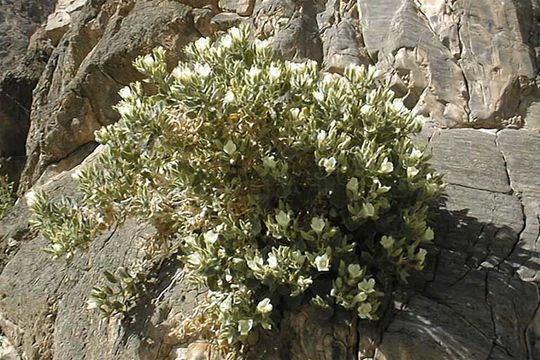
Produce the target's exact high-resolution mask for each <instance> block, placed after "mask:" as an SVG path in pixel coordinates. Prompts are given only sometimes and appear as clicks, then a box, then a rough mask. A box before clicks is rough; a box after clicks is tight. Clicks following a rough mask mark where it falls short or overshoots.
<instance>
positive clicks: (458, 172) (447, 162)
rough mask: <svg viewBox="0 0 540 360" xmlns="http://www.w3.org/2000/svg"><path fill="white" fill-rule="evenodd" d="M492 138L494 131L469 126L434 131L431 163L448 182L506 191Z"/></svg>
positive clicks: (500, 158)
mask: <svg viewBox="0 0 540 360" xmlns="http://www.w3.org/2000/svg"><path fill="white" fill-rule="evenodd" d="M496 137H497V136H496V134H495V132H482V131H477V130H470V129H456V130H451V131H439V132H436V133H435V134H434V135H433V136H432V139H431V147H430V148H431V150H430V153H431V154H432V155H433V163H434V164H435V166H436V167H437V169H438V170H439V171H440V172H441V173H443V174H445V175H446V181H447V182H449V183H451V184H457V185H462V186H466V187H469V188H476V189H483V190H489V191H496V192H501V193H508V192H510V191H511V188H510V183H509V182H508V175H507V174H506V170H505V162H504V158H503V155H502V154H501V153H500V151H498V149H497V144H496V142H495V141H496ZM465 159H469V161H464V160H465Z"/></svg>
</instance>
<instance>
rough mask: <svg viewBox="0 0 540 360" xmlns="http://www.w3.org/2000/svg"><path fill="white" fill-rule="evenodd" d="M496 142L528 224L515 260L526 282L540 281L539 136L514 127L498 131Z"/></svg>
mask: <svg viewBox="0 0 540 360" xmlns="http://www.w3.org/2000/svg"><path fill="white" fill-rule="evenodd" d="M497 144H498V146H499V148H500V149H501V152H502V154H503V155H504V158H505V161H506V164H507V166H508V176H509V180H510V184H511V186H512V190H513V192H514V194H515V195H516V196H519V197H520V199H521V202H522V205H523V217H524V219H525V224H524V225H523V227H522V228H521V229H520V233H519V243H518V247H517V248H518V250H519V251H516V252H515V253H514V257H513V261H515V262H516V263H517V266H518V267H519V268H518V270H517V274H518V275H519V276H520V277H521V278H522V279H523V280H526V281H534V282H538V281H539V280H540V273H539V270H540V259H539V258H538V253H539V252H540V220H539V219H540V187H539V186H538V181H536V182H535V181H531V179H534V178H535V176H536V175H535V174H540V164H539V163H538V159H537V156H536V154H538V152H539V151H540V135H539V134H535V133H531V132H527V131H515V130H503V131H501V132H499V133H498V136H497Z"/></svg>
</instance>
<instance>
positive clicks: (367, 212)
mask: <svg viewBox="0 0 540 360" xmlns="http://www.w3.org/2000/svg"><path fill="white" fill-rule="evenodd" d="M360 215H361V216H362V217H365V218H368V217H372V216H373V215H375V207H374V206H373V204H372V203H369V202H368V203H364V204H363V205H362V210H361V211H360Z"/></svg>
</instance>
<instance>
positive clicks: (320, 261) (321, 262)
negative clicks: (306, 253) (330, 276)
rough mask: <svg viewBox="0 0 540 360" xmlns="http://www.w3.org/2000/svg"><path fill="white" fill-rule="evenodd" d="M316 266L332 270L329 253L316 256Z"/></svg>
mask: <svg viewBox="0 0 540 360" xmlns="http://www.w3.org/2000/svg"><path fill="white" fill-rule="evenodd" d="M315 266H317V270H319V271H329V270H330V257H329V256H328V254H323V255H319V256H317V257H316V258H315Z"/></svg>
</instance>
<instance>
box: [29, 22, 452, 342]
mask: <svg viewBox="0 0 540 360" xmlns="http://www.w3.org/2000/svg"><path fill="white" fill-rule="evenodd" d="M185 54H186V60H185V61H183V62H181V63H179V65H178V66H177V67H176V68H175V69H174V70H173V71H172V73H170V72H169V71H168V70H167V65H166V61H165V52H164V50H163V49H161V48H158V49H156V50H154V51H153V52H152V53H151V54H150V55H147V56H144V57H141V58H138V59H137V60H136V61H135V67H136V68H137V69H138V70H139V71H140V72H141V73H142V74H144V75H145V76H146V80H145V81H146V82H147V83H148V84H145V85H144V86H143V84H141V83H138V82H137V83H134V84H132V85H130V86H129V87H126V88H124V89H122V90H121V91H120V95H121V97H122V101H121V102H120V103H119V104H118V105H117V110H118V111H119V113H120V114H121V119H120V121H119V122H117V123H115V124H113V125H109V126H106V127H104V128H102V129H101V130H99V131H98V132H97V133H96V139H97V141H98V142H100V143H101V144H104V145H105V149H104V152H103V153H102V154H101V156H100V157H99V160H98V161H97V162H94V163H93V164H89V165H86V166H85V167H84V168H83V169H82V170H81V171H80V172H79V173H77V177H78V179H79V182H80V188H81V190H82V193H83V197H82V199H81V200H80V201H78V202H75V201H73V200H69V199H61V200H58V201H52V202H51V201H50V200H49V199H48V198H47V196H46V195H45V194H43V193H39V194H37V195H36V198H35V201H33V205H32V207H33V210H34V212H35V215H34V223H35V224H36V225H37V226H38V227H39V228H41V231H42V233H43V234H44V235H45V236H46V237H47V238H48V239H49V240H50V241H51V246H50V248H49V251H51V252H52V253H54V254H55V255H56V256H60V255H67V256H68V257H71V256H73V254H74V253H75V252H76V251H77V250H78V249H81V248H84V247H86V246H88V244H89V242H90V241H91V240H92V238H94V237H95V236H96V234H97V233H98V232H100V231H103V230H105V229H107V228H109V227H110V226H112V225H113V224H115V223H120V222H123V221H124V220H125V219H126V218H128V217H136V218H141V219H145V220H147V221H149V222H150V223H152V224H153V225H154V226H155V228H156V229H157V231H158V236H159V237H160V239H162V241H164V242H166V243H169V244H173V247H174V248H176V249H178V250H179V251H180V253H181V260H182V262H183V264H184V265H185V270H186V274H187V278H188V280H189V281H191V282H192V283H193V284H195V285H197V286H201V287H206V288H208V289H209V291H208V296H207V301H206V302H205V303H204V304H202V305H200V307H201V309H202V310H203V311H204V312H205V314H206V315H207V316H209V317H210V318H211V319H212V320H213V321H214V322H215V323H216V324H218V328H219V333H220V335H221V337H222V338H223V339H226V340H228V342H229V343H233V344H235V343H242V342H244V341H245V340H246V339H247V337H248V335H249V334H250V333H251V332H252V331H253V330H254V329H259V328H263V329H271V328H273V327H274V326H275V325H276V323H277V322H278V321H279V314H280V312H279V311H276V310H277V309H280V308H283V307H285V306H289V307H290V306H293V307H294V306H298V305H300V304H304V303H309V302H311V303H314V304H317V305H320V306H327V307H332V306H341V307H343V308H345V309H350V310H352V311H355V312H356V313H357V314H358V316H359V317H360V318H362V319H376V318H377V310H378V308H379V304H380V298H381V296H383V293H382V290H383V289H384V284H385V282H387V281H392V280H394V279H397V280H406V278H407V277H408V276H409V274H410V273H411V271H414V270H420V269H422V268H423V266H424V259H425V256H426V250H425V249H424V248H422V244H424V243H427V242H429V241H431V240H432V239H433V231H432V229H431V228H429V227H428V225H427V222H426V221H427V215H428V208H429V206H430V205H432V204H433V203H434V202H435V201H436V200H437V198H438V196H439V195H440V193H441V191H442V189H443V187H444V183H443V181H442V178H441V176H440V175H439V174H437V173H436V172H435V171H434V169H433V168H432V167H431V166H430V164H429V163H428V160H429V156H427V155H426V154H424V153H423V151H422V150H421V149H419V148H417V147H416V146H415V144H414V143H413V141H411V135H413V134H415V133H416V132H418V131H419V130H420V128H421V123H420V122H419V121H418V120H417V119H415V117H414V116H412V115H411V113H410V112H409V111H408V110H407V109H406V108H405V107H404V106H403V103H402V102H401V101H400V100H399V99H394V96H393V93H392V92H391V91H390V90H389V88H388V87H387V86H386V85H385V84H383V83H382V82H380V81H379V80H378V79H377V76H378V74H377V72H376V71H375V70H374V68H372V67H370V68H365V67H361V66H350V67H348V68H347V69H346V70H345V72H344V74H343V75H338V74H329V73H325V72H320V70H319V68H318V66H317V64H316V63H315V62H312V61H308V62H303V63H294V62H289V61H281V60H279V59H276V58H275V56H274V55H273V52H272V49H271V47H270V46H269V44H268V42H267V41H264V40H259V39H253V38H252V35H251V34H250V31H249V30H248V28H247V27H244V28H233V29H231V30H229V31H228V32H227V33H226V34H224V35H222V36H220V37H219V38H217V39H216V40H211V39H208V38H201V39H199V40H197V41H195V42H194V43H192V44H190V45H188V46H187V47H186V49H185ZM148 86H153V87H154V90H153V91H145V90H144V88H145V87H148ZM59 215H62V216H59ZM60 219H63V220H60ZM121 272H122V273H125V274H124V275H122V274H120V276H117V275H114V274H111V273H109V274H108V275H107V277H108V278H109V280H110V281H111V282H112V283H122V282H121V279H122V278H131V279H133V278H134V277H135V275H133V274H128V273H127V272H126V270H125V269H122V271H121ZM126 274H127V275H126ZM119 291H120V292H122V291H125V289H124V288H122V289H121V290H119ZM118 293H119V292H118V291H117V292H115V290H114V289H113V288H111V287H109V288H108V289H106V288H97V289H94V293H93V295H94V298H93V300H92V301H93V303H92V304H93V306H95V307H99V308H101V309H102V310H103V311H105V312H106V313H108V314H110V313H112V312H114V311H115V309H116V311H122V309H124V310H125V307H122V304H120V305H118V304H116V305H115V304H114V303H115V302H117V303H118V302H119V301H117V300H113V301H110V300H108V299H109V298H110V297H114V296H116V295H118ZM122 294H123V295H122V296H121V297H122V298H123V299H124V300H125V299H126V298H129V296H126V294H125V293H122ZM128 295H129V292H128ZM120 303H121V302H120ZM291 304H292V305H291ZM115 306H116V307H115Z"/></svg>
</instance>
